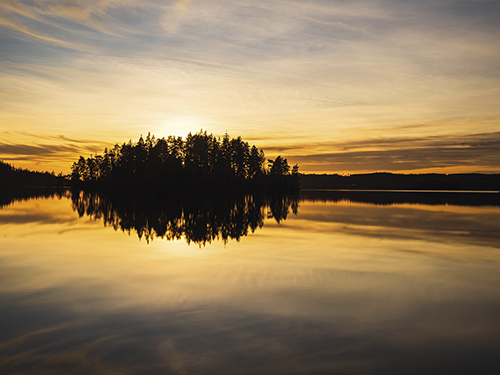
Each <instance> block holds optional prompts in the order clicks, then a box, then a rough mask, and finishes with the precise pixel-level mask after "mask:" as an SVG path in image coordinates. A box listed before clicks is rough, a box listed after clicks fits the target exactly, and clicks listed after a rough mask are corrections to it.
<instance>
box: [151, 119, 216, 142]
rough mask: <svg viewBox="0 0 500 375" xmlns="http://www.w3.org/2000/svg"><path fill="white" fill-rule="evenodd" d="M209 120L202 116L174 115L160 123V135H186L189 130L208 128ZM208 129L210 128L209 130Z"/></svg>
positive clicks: (195, 131)
mask: <svg viewBox="0 0 500 375" xmlns="http://www.w3.org/2000/svg"><path fill="white" fill-rule="evenodd" d="M208 123H209V122H208V121H207V120H206V119H204V118H202V117H198V116H191V115H172V116H169V117H168V118H167V119H164V120H163V121H162V122H161V124H158V130H159V131H160V132H161V133H162V134H161V135H160V134H159V135H160V136H161V137H163V136H169V135H175V136H181V137H185V136H186V135H187V134H188V133H189V132H191V133H197V132H199V131H200V129H203V130H207V129H206V127H207V125H208ZM207 131H208V130H207Z"/></svg>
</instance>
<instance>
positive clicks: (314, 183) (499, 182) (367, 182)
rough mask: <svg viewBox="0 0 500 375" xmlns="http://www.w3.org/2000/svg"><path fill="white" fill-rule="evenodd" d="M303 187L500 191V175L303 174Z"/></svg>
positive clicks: (420, 190)
mask: <svg viewBox="0 0 500 375" xmlns="http://www.w3.org/2000/svg"><path fill="white" fill-rule="evenodd" d="M300 189H301V190H337V191H342V190H344V191H348V190H349V191H367V190H368V191H372V192H374V191H385V192H390V191H392V192H400V191H401V192H403V191H413V192H424V191H427V192H429V191H436V192H445V191H446V192H457V191H461V192H466V191H470V192H495V193H497V192H499V191H500V174H481V173H461V174H460V173H457V174H437V173H427V174H395V173H387V172H376V173H368V174H353V175H349V176H342V175H338V174H321V175H318V174H301V175H300Z"/></svg>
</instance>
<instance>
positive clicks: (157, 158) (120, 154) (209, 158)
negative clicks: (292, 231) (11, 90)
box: [71, 131, 299, 193]
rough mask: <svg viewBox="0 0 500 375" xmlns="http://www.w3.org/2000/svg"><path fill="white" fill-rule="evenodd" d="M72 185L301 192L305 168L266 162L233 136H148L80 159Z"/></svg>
mask: <svg viewBox="0 0 500 375" xmlns="http://www.w3.org/2000/svg"><path fill="white" fill-rule="evenodd" d="M71 182H72V184H73V185H74V186H78V187H83V188H88V189H111V190H112V191H126V192H135V191H140V192H142V191H148V192H151V193H155V192H164V191H174V192H189V193H194V192H229V191H235V190H238V191H245V192H250V191H272V192H290V191H294V190H297V189H298V188H299V167H298V165H295V166H293V167H290V165H289V164H288V161H287V159H285V158H282V157H281V156H278V157H277V158H275V159H274V160H270V159H268V160H267V162H266V157H265V155H264V151H262V149H261V150H259V149H258V148H257V147H256V146H255V145H252V146H250V145H249V143H248V142H245V141H243V140H242V139H241V137H237V138H231V137H230V136H229V135H228V134H227V133H226V134H225V135H224V136H223V137H222V138H220V137H215V136H213V135H212V134H207V132H204V131H200V132H198V133H196V134H191V133H189V134H188V135H187V136H186V138H185V139H183V138H182V137H175V136H168V137H167V138H156V137H155V136H154V135H150V134H148V135H147V136H146V137H145V138H143V137H142V136H141V137H140V138H139V140H138V141H137V142H132V141H129V142H128V143H123V144H122V145H118V144H116V145H115V146H114V147H113V148H111V149H105V150H104V152H103V154H102V155H95V156H90V157H87V158H85V157H83V156H80V158H79V159H78V161H76V162H75V163H73V165H72V167H71Z"/></svg>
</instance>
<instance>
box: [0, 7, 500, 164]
mask: <svg viewBox="0 0 500 375" xmlns="http://www.w3.org/2000/svg"><path fill="white" fill-rule="evenodd" d="M499 46H500V2H498V1H497V0H433V1H430V0H422V1H410V0H357V1H356V0H354V1H345V0H343V1H338V0H331V1H326V0H323V1H321V0H311V1H294V0H286V1H285V0H283V1H280V0H274V1H261V0H231V1H225V0H221V1H215V0H181V1H169V0H161V1H160V0H69V1H68V0H2V1H1V2H0V159H1V160H4V161H6V162H9V163H11V164H14V165H15V166H18V167H27V168H30V169H36V170H49V171H50V170H54V171H55V172H56V173H57V172H59V171H63V172H65V173H67V172H69V170H70V166H71V164H72V162H73V161H75V160H76V159H77V157H78V156H79V155H84V156H89V155H90V154H91V153H96V152H102V150H103V149H104V148H105V147H109V146H112V145H113V144H115V143H117V142H118V143H123V142H126V141H128V140H129V139H132V140H137V139H138V138H139V136H140V135H141V134H142V135H146V134H147V133H148V132H151V133H152V134H154V135H156V136H157V137H162V136H167V135H170V134H175V135H182V136H185V135H186V134H187V133H188V132H197V131H199V130H200V129H201V128H203V129H205V130H207V131H208V132H209V133H213V134H214V135H222V134H224V132H225V131H226V130H227V131H228V132H229V134H230V135H231V136H233V137H236V136H238V135H241V136H242V137H243V139H244V140H246V141H249V142H250V143H251V144H256V145H257V146H258V147H259V148H263V149H264V151H265V152H266V155H267V156H269V157H273V156H276V155H278V154H281V155H283V156H284V157H286V158H288V160H289V162H291V163H292V164H295V163H299V165H300V170H301V171H302V172H306V173H308V172H318V173H319V172H321V173H324V172H326V173H360V172H374V171H392V172H405V173H416V172H419V173H420V172H444V173H455V172H485V173H500V151H499V150H500V48H499Z"/></svg>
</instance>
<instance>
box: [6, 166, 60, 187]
mask: <svg viewBox="0 0 500 375" xmlns="http://www.w3.org/2000/svg"><path fill="white" fill-rule="evenodd" d="M65 185H68V181H67V180H66V179H65V177H64V176H63V175H62V173H59V174H58V175H57V176H56V174H55V173H54V172H37V171H30V170H28V169H22V168H16V167H14V166H12V165H10V164H8V163H5V162H4V161H1V160H0V191H3V190H4V189H7V188H13V187H19V186H59V187H62V186H65Z"/></svg>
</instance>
